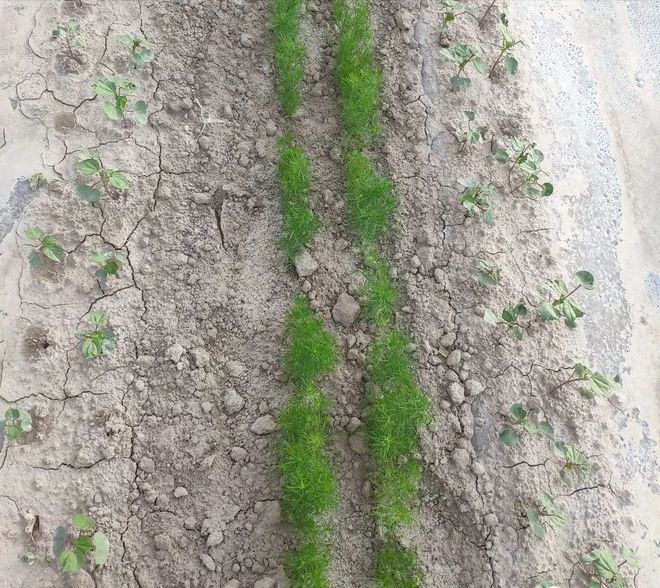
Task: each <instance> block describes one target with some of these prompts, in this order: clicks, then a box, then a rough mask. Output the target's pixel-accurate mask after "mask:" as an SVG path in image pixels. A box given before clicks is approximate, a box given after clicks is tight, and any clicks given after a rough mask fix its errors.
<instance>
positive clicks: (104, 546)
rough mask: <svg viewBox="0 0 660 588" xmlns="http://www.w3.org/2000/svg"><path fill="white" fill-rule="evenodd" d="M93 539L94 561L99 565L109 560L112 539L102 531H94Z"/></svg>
mask: <svg viewBox="0 0 660 588" xmlns="http://www.w3.org/2000/svg"><path fill="white" fill-rule="evenodd" d="M92 539H93V541H94V563H96V564H97V565H103V564H104V563H105V562H106V561H107V559H108V554H109V553H110V541H109V540H108V538H107V537H106V536H105V534H104V533H101V532H100V531H97V532H96V533H94V536H93V537H92Z"/></svg>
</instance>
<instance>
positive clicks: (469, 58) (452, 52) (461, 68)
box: [440, 43, 486, 89]
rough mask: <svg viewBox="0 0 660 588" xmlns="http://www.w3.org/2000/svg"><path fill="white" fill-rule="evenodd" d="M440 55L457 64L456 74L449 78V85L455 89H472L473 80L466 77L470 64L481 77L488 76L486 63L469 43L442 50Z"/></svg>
mask: <svg viewBox="0 0 660 588" xmlns="http://www.w3.org/2000/svg"><path fill="white" fill-rule="evenodd" d="M440 53H442V55H443V56H444V57H445V58H446V59H447V60H449V61H450V62H451V63H455V64H456V67H457V70H456V73H455V74H454V75H453V76H452V77H451V78H449V83H450V84H451V87H452V88H453V89H461V88H469V87H470V85H471V84H472V80H471V79H470V78H468V77H467V76H466V75H465V69H466V68H467V66H468V65H470V64H472V67H474V69H475V70H476V71H477V72H478V73H480V74H481V75H485V74H486V63H485V62H484V60H483V57H481V55H480V54H479V53H478V52H477V51H476V49H474V48H472V47H470V45H468V44H467V43H459V44H458V45H455V46H454V47H449V48H445V49H441V50H440Z"/></svg>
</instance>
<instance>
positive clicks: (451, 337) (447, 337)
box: [440, 333, 456, 348]
mask: <svg viewBox="0 0 660 588" xmlns="http://www.w3.org/2000/svg"><path fill="white" fill-rule="evenodd" d="M455 341H456V333H445V334H444V335H443V336H442V337H440V345H442V346H443V347H444V348H449V347H451V346H452V345H453V344H454V342H455Z"/></svg>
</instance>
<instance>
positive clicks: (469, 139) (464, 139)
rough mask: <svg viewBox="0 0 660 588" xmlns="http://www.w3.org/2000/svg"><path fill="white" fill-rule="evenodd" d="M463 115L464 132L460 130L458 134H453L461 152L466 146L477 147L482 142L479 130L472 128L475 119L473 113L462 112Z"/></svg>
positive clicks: (482, 138)
mask: <svg viewBox="0 0 660 588" xmlns="http://www.w3.org/2000/svg"><path fill="white" fill-rule="evenodd" d="M463 114H464V115H465V118H466V119H467V125H466V127H465V129H464V130H460V132H458V133H454V137H455V138H456V140H457V141H458V142H459V144H460V146H461V151H463V150H465V148H466V147H467V146H468V145H478V144H479V143H483V141H484V137H483V134H482V132H481V129H479V128H476V127H473V126H472V123H473V122H474V119H475V117H476V114H475V113H474V111H472V110H464V111H463Z"/></svg>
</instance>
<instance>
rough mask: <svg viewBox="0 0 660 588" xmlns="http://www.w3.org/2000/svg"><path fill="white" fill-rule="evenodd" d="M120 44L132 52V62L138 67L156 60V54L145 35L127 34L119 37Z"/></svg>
mask: <svg viewBox="0 0 660 588" xmlns="http://www.w3.org/2000/svg"><path fill="white" fill-rule="evenodd" d="M119 42H120V43H121V44H122V45H126V47H128V48H129V49H130V51H131V61H132V62H133V64H134V65H135V66H136V67H137V66H139V65H143V64H145V63H149V62H150V61H153V60H154V57H155V55H154V52H153V50H152V49H151V47H150V46H149V45H150V43H149V39H147V37H145V36H144V35H140V34H137V35H136V34H134V33H127V34H125V35H121V36H120V37H119Z"/></svg>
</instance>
